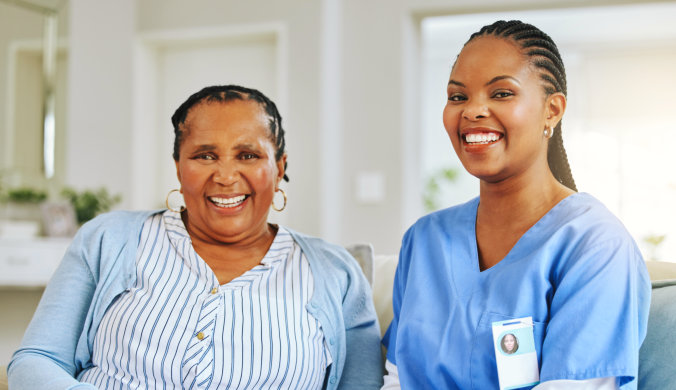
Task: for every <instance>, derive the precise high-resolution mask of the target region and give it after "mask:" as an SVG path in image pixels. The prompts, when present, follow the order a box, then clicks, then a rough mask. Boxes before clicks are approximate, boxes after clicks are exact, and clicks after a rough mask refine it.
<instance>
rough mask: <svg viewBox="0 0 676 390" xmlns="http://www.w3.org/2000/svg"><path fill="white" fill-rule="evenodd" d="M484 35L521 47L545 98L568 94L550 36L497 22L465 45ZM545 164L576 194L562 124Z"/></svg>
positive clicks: (513, 22) (518, 23)
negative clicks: (559, 93) (541, 83)
mask: <svg viewBox="0 0 676 390" xmlns="http://www.w3.org/2000/svg"><path fill="white" fill-rule="evenodd" d="M486 35H492V36H496V37H500V38H505V39H511V40H512V41H514V42H515V43H516V44H517V45H518V46H519V47H521V49H522V50H523V51H524V53H525V55H526V56H527V57H528V58H529V59H530V61H531V63H532V64H533V65H534V66H535V67H536V68H537V69H539V70H540V79H541V80H542V81H543V88H544V90H545V93H546V94H547V96H549V95H551V94H553V93H556V92H561V93H563V94H564V95H567V94H568V90H567V89H568V87H567V84H566V69H565V67H564V66H563V60H562V59H561V54H560V53H559V49H558V48H557V47H556V44H555V43H554V41H553V40H552V38H550V37H549V35H547V34H545V33H544V32H543V31H542V30H540V29H538V28H537V27H535V26H533V25H531V24H528V23H524V22H521V21H519V20H510V21H504V20H500V21H497V22H495V23H493V24H491V25H488V26H484V27H482V28H481V30H479V31H478V32H475V33H474V34H472V35H471V36H470V38H469V40H468V41H467V42H466V43H465V45H467V43H469V42H471V41H473V40H474V39H476V38H479V37H482V36H486ZM547 162H548V163H549V169H551V171H552V173H553V174H554V177H555V178H556V180H558V181H559V182H561V183H562V184H563V185H565V186H566V187H568V188H570V189H572V190H574V191H577V187H576V186H575V180H574V179H573V174H572V173H571V171H570V164H568V155H567V154H566V149H565V148H564V147H563V137H562V136H561V121H559V123H558V124H557V125H556V128H555V129H554V136H553V137H552V138H551V139H550V140H549V148H548V149H547Z"/></svg>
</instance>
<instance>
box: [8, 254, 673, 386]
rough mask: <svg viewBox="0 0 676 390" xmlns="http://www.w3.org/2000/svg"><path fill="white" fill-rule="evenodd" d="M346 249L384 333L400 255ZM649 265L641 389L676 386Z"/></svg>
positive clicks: (659, 293) (662, 291)
mask: <svg viewBox="0 0 676 390" xmlns="http://www.w3.org/2000/svg"><path fill="white" fill-rule="evenodd" d="M347 249H348V251H350V253H352V255H353V256H354V257H355V258H356V259H357V261H358V262H359V264H360V266H361V267H362V270H363V271H364V274H365V276H366V278H367V279H368V280H369V282H370V283H371V286H372V287H373V302H374V305H375V309H376V312H377V314H378V320H379V322H380V329H381V334H384V333H385V330H386V329H387V325H388V324H389V323H390V321H391V320H392V316H393V314H392V304H391V300H392V285H393V283H394V272H395V269H396V267H397V260H398V259H397V256H396V255H389V256H388V255H375V254H374V251H373V247H372V246H371V245H369V244H357V245H352V246H349V247H347ZM646 264H647V266H648V272H649V273H650V279H651V280H652V288H653V290H652V302H651V304H650V315H649V319H648V332H647V336H646V339H645V341H644V342H643V345H642V346H641V350H640V352H639V378H638V388H639V389H640V390H648V389H650V390H654V389H676V263H668V262H657V261H648V262H646ZM7 388H8V387H7V376H6V367H0V390H7ZM16 390H20V389H16Z"/></svg>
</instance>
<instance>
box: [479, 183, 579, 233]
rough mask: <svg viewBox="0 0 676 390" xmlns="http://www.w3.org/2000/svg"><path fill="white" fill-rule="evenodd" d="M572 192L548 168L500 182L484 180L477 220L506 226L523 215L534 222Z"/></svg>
mask: <svg viewBox="0 0 676 390" xmlns="http://www.w3.org/2000/svg"><path fill="white" fill-rule="evenodd" d="M572 193H574V191H573V190H571V189H569V188H568V187H566V186H564V185H563V184H561V183H559V182H558V181H557V180H556V179H555V178H554V176H553V175H552V174H551V172H549V170H547V171H546V172H545V173H543V174H540V175H537V176H536V177H532V176H531V177H525V176H522V177H515V178H513V179H511V180H505V181H502V182H498V183H488V182H485V181H481V184H480V191H479V194H480V195H479V197H480V203H479V214H478V215H477V224H479V223H487V224H491V225H493V224H494V225H502V226H505V225H510V224H512V223H510V222H511V221H513V222H516V221H523V220H524V219H525V220H529V221H532V223H535V222H536V221H537V220H538V219H540V218H541V217H542V216H543V215H544V214H546V213H547V212H548V211H549V210H550V209H551V208H552V207H554V206H555V205H556V204H557V203H559V202H560V201H561V200H562V199H564V198H565V197H567V196H568V195H570V194H572ZM531 225H532V224H531Z"/></svg>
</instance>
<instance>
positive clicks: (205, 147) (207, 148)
mask: <svg viewBox="0 0 676 390" xmlns="http://www.w3.org/2000/svg"><path fill="white" fill-rule="evenodd" d="M212 150H216V146H215V145H209V144H206V145H198V146H197V148H195V150H194V151H193V153H199V152H210V151H212Z"/></svg>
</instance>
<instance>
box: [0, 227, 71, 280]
mask: <svg viewBox="0 0 676 390" xmlns="http://www.w3.org/2000/svg"><path fill="white" fill-rule="evenodd" d="M70 241H71V239H70V238H23V239H19V238H13V239H9V238H0V289H7V288H22V289H23V288H40V287H44V286H46V285H47V282H48V281H49V279H50V278H51V277H52V274H53V273H54V270H56V267H57V266H58V265H59V262H60V261H61V259H62V258H63V255H64V253H66V249H67V248H68V245H69V244H70Z"/></svg>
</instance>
